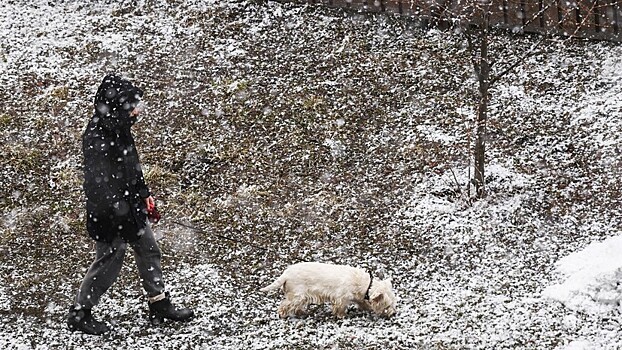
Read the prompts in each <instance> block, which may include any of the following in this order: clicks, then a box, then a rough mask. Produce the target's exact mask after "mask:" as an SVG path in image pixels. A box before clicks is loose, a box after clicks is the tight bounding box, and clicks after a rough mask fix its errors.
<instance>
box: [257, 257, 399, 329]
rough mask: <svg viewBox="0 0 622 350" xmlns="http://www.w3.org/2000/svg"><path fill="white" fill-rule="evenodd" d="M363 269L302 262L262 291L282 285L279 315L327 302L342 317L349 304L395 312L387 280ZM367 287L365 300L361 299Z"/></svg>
mask: <svg viewBox="0 0 622 350" xmlns="http://www.w3.org/2000/svg"><path fill="white" fill-rule="evenodd" d="M369 283H370V275H369V273H367V272H366V271H365V270H363V269H359V268H356V267H351V266H346V265H332V264H324V263H318V262H304V263H299V264H295V265H291V266H289V267H288V268H287V269H286V270H285V271H284V272H283V274H282V275H281V276H280V277H279V278H277V279H276V281H274V282H273V283H272V284H270V285H269V286H266V287H264V288H261V289H260V290H261V291H262V292H269V291H274V290H277V289H280V288H282V289H283V292H284V293H285V299H283V301H282V302H281V305H280V306H279V308H278V313H279V316H280V317H281V318H285V317H288V316H290V315H292V314H293V315H300V314H302V313H303V312H304V311H305V309H306V307H307V305H309V304H322V303H325V302H330V303H331V304H332V312H333V314H334V315H335V316H337V317H339V318H343V317H344V316H345V314H346V309H347V308H348V306H349V305H351V304H356V305H358V306H359V307H360V308H361V309H363V310H367V311H372V312H373V313H375V314H377V315H380V316H386V317H390V316H393V315H394V314H395V295H394V294H393V291H392V287H391V280H390V279H388V280H379V279H375V278H374V279H372V281H371V286H370V284H369ZM368 287H369V299H365V294H366V292H367V288H368Z"/></svg>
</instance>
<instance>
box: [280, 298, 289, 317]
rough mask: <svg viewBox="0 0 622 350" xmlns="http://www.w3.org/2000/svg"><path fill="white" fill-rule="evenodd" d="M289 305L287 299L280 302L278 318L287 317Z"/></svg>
mask: <svg viewBox="0 0 622 350" xmlns="http://www.w3.org/2000/svg"><path fill="white" fill-rule="evenodd" d="M290 304H291V302H290V301H289V299H287V298H285V299H283V301H281V305H279V308H278V313H279V317H280V318H286V317H287V316H289V312H290Z"/></svg>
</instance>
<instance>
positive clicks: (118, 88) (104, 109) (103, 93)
mask: <svg viewBox="0 0 622 350" xmlns="http://www.w3.org/2000/svg"><path fill="white" fill-rule="evenodd" d="M142 96H143V91H142V90H141V89H139V88H137V87H135V86H134V85H133V84H132V83H131V82H130V81H129V80H127V79H124V78H122V77H120V76H118V75H116V74H108V75H106V76H105V77H104V79H103V80H102V82H101V84H100V85H99V88H98V89H97V94H96V95H95V99H94V106H95V113H96V114H98V115H99V116H102V117H105V116H110V115H114V116H117V117H124V116H126V115H128V114H129V113H130V112H131V111H132V110H133V109H134V108H135V107H136V106H137V105H138V103H139V102H140V99H141V98H142Z"/></svg>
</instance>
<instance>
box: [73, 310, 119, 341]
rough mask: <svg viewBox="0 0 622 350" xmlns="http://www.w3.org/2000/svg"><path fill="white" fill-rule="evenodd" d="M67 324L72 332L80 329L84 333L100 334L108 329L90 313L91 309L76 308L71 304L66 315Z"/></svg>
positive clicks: (108, 329)
mask: <svg viewBox="0 0 622 350" xmlns="http://www.w3.org/2000/svg"><path fill="white" fill-rule="evenodd" d="M67 326H69V330H70V331H72V332H75V331H82V332H84V333H86V334H93V335H102V334H104V333H106V332H109V331H110V328H108V326H106V324H105V323H103V322H99V321H97V320H96V319H94V318H93V315H91V309H79V310H78V309H76V308H75V306H72V307H71V308H70V309H69V315H68V316H67Z"/></svg>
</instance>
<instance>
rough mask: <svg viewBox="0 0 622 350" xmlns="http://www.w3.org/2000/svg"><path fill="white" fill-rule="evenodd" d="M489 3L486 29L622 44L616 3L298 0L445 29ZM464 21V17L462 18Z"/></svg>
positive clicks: (621, 10)
mask: <svg viewBox="0 0 622 350" xmlns="http://www.w3.org/2000/svg"><path fill="white" fill-rule="evenodd" d="M487 1H491V3H490V4H491V5H490V6H489V7H488V9H489V15H490V25H491V26H495V27H501V28H507V29H511V30H515V31H519V32H527V33H541V34H558V35H563V36H573V37H580V38H588V39H597V40H608V41H615V42H622V32H621V31H622V28H620V27H621V24H622V23H621V22H622V1H620V0H404V1H400V0H384V1H383V0H300V1H293V2H307V3H312V4H324V5H328V6H334V7H344V8H352V9H356V10H361V11H370V12H388V13H395V14H401V15H405V16H410V17H413V18H414V19H416V20H421V21H425V22H430V23H432V24H433V25H440V26H448V25H451V23H455V21H456V20H458V19H459V17H460V15H459V13H461V10H462V9H464V8H465V7H466V6H467V4H470V5H472V4H478V6H481V5H482V4H483V3H486V2H487ZM462 17H463V18H460V19H462V20H464V15H462Z"/></svg>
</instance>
